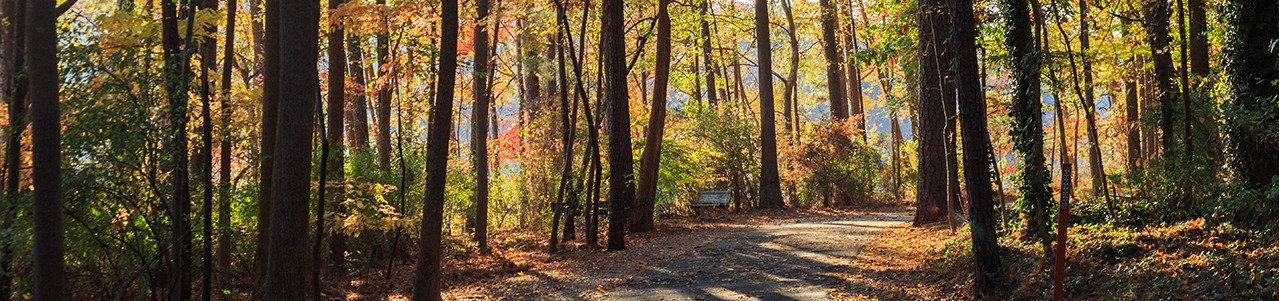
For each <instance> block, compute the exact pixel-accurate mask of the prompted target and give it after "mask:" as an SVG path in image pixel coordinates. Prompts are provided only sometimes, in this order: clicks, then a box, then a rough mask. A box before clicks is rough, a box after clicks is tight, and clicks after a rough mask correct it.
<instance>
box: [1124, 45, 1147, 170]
mask: <svg viewBox="0 0 1279 301" xmlns="http://www.w3.org/2000/svg"><path fill="white" fill-rule="evenodd" d="M1130 23H1132V21H1123V27H1122V28H1121V32H1122V33H1123V36H1124V37H1125V38H1127V37H1130V35H1131V33H1129V32H1128V26H1129V24H1130ZM1127 61H1128V64H1127V65H1126V66H1124V67H1125V68H1124V69H1126V70H1124V71H1123V78H1124V119H1125V120H1124V121H1125V123H1126V124H1125V127H1124V130H1125V132H1126V134H1128V149H1127V155H1128V156H1127V158H1128V174H1129V175H1130V176H1135V175H1138V174H1141V173H1142V168H1141V167H1142V163H1143V160H1142V157H1143V156H1142V155H1141V141H1142V140H1141V124H1142V122H1141V109H1140V108H1141V103H1140V101H1139V100H1138V99H1137V81H1136V77H1137V76H1138V75H1137V73H1139V72H1138V71H1137V70H1140V69H1141V68H1140V66H1141V65H1138V64H1137V63H1134V62H1136V55H1132V56H1129V57H1128V58H1127Z"/></svg>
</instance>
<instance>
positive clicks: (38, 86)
mask: <svg viewBox="0 0 1279 301" xmlns="http://www.w3.org/2000/svg"><path fill="white" fill-rule="evenodd" d="M54 4H55V1H53V0H32V1H29V2H28V3H27V5H26V26H25V31H26V32H25V35H26V41H25V42H26V50H27V51H26V56H27V63H28V66H29V67H28V68H29V69H28V74H29V76H30V86H29V90H28V91H30V97H31V185H32V186H33V187H34V194H33V196H34V197H33V199H32V210H33V213H34V217H33V219H32V226H31V229H32V232H33V234H34V239H33V240H34V241H33V243H32V246H33V248H34V249H35V250H34V253H33V256H32V266H31V269H32V275H31V282H32V290H31V293H32V294H31V297H32V300H62V297H63V292H64V291H65V290H64V286H65V281H66V278H65V277H64V276H63V273H64V272H63V269H64V265H65V259H64V257H63V254H64V253H63V246H64V243H63V232H62V153H61V148H62V138H61V136H62V125H61V113H60V112H59V108H58V83H59V79H58V47H57V46H58V33H57V26H56V21H57V13H56V12H55V11H54ZM6 298H7V296H6Z"/></svg>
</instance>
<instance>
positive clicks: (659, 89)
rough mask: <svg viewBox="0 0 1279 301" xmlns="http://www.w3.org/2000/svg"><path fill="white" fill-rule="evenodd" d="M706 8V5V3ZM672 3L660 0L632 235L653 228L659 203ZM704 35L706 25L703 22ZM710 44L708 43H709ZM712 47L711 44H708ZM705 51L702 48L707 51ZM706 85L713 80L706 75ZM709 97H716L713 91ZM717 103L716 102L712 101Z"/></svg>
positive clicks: (669, 69) (709, 89) (669, 60)
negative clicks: (649, 100)
mask: <svg viewBox="0 0 1279 301" xmlns="http://www.w3.org/2000/svg"><path fill="white" fill-rule="evenodd" d="M703 5H705V4H703ZM668 6H670V0H658V3H657V50H656V51H657V60H656V61H655V62H657V66H655V67H654V69H655V70H654V73H656V74H655V75H654V77H653V105H652V106H651V107H650V111H649V114H648V130H647V132H648V133H647V138H645V140H644V154H643V155H642V156H643V157H641V158H640V174H639V191H638V193H637V196H638V197H637V198H636V199H635V207H633V208H632V209H634V210H635V211H634V213H635V214H632V215H631V218H632V219H633V220H631V232H644V231H649V230H652V229H653V207H654V206H656V204H657V171H658V168H659V166H660V165H661V162H662V138H663V137H662V136H663V133H665V128H666V95H667V91H666V89H667V84H668V83H669V82H670V74H671V63H670V62H671V16H670V11H669V10H668ZM702 28H703V34H704V35H703V36H705V37H707V38H709V36H708V35H705V33H706V32H707V30H706V23H705V22H703V23H702ZM708 43H709V42H708ZM707 45H709V44H707ZM706 48H710V47H705V48H703V49H704V50H703V51H705V49H706ZM707 74H708V75H707V78H708V79H707V82H708V83H710V82H711V81H712V79H713V78H714V77H712V76H711V75H709V74H710V72H707ZM713 87H714V86H713V85H707V89H706V90H707V91H714V90H715V89H714V88H713ZM710 95H715V94H714V92H711V94H710ZM711 103H712V104H714V103H715V101H714V100H712V101H711Z"/></svg>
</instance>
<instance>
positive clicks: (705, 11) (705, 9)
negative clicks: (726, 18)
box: [641, 0, 719, 164]
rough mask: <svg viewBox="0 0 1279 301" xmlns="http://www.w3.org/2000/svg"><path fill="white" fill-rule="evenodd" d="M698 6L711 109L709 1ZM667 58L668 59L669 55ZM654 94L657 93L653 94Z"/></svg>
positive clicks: (713, 99) (713, 100)
mask: <svg viewBox="0 0 1279 301" xmlns="http://www.w3.org/2000/svg"><path fill="white" fill-rule="evenodd" d="M658 5H661V4H658ZM698 6H699V9H700V10H701V17H702V18H701V19H702V57H703V58H704V60H705V61H706V63H705V64H703V65H704V67H705V68H704V69H705V70H706V99H707V100H708V101H709V103H710V105H711V107H714V106H715V104H716V103H717V102H719V97H718V95H716V94H715V87H717V86H716V85H715V61H714V60H712V59H711V53H712V52H711V51H712V49H711V39H713V37H711V27H710V18H711V15H710V6H711V1H710V0H703V1H702V3H701V4H699V5H698ZM668 14H669V13H668ZM667 19H670V17H667ZM658 49H661V48H658ZM667 56H668V57H669V54H668V55H667ZM659 62H660V61H659ZM668 69H669V68H668ZM655 93H658V92H655ZM644 148H645V149H647V148H648V146H645V147H644ZM641 164H643V163H641Z"/></svg>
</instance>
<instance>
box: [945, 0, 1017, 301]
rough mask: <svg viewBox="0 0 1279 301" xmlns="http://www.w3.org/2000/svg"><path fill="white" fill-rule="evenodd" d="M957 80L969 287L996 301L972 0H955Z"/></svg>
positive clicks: (995, 250) (998, 277) (999, 287)
mask: <svg viewBox="0 0 1279 301" xmlns="http://www.w3.org/2000/svg"><path fill="white" fill-rule="evenodd" d="M952 3H953V4H954V7H952V9H953V10H952V14H951V23H952V24H954V34H953V36H952V37H953V40H954V45H955V52H954V53H955V63H956V64H955V66H956V70H955V71H956V72H955V73H956V75H958V76H956V78H957V79H958V81H957V83H956V87H957V88H958V90H957V95H956V96H958V99H959V105H960V106H962V107H963V108H962V109H961V110H960V115H959V119H960V120H961V121H960V122H961V123H962V124H963V126H964V131H963V135H964V176H965V177H966V178H965V180H964V183H965V186H967V187H966V188H967V190H968V201H969V206H970V208H971V210H969V214H968V219H969V221H970V222H971V223H972V226H971V227H969V231H971V232H972V240H973V267H974V271H973V275H974V277H973V278H976V281H975V283H974V285H973V291H974V293H975V294H976V298H977V299H987V298H989V299H999V298H1001V297H1002V296H1003V295H1004V291H1005V288H1004V286H1003V284H1002V283H1003V281H1002V279H1003V272H1002V271H1001V270H1002V268H1001V266H1002V265H1003V263H1002V262H1000V260H999V243H998V242H999V232H998V231H997V228H996V227H995V220H994V207H993V202H991V191H990V144H989V143H990V142H989V141H990V138H989V136H988V135H987V133H986V97H985V95H984V93H983V92H982V82H981V76H980V75H979V73H978V68H977V49H976V47H977V37H976V26H975V25H974V24H973V22H974V21H973V19H975V18H974V17H973V4H972V1H971V0H953V2H952Z"/></svg>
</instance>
